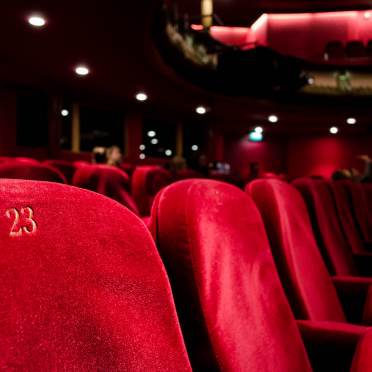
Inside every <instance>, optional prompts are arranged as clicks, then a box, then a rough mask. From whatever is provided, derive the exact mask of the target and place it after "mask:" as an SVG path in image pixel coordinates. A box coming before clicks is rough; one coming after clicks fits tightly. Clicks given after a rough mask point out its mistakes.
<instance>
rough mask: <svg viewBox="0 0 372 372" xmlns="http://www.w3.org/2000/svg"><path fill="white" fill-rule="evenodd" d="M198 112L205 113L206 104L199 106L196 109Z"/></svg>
mask: <svg viewBox="0 0 372 372" xmlns="http://www.w3.org/2000/svg"><path fill="white" fill-rule="evenodd" d="M195 111H196V113H197V114H199V115H204V114H206V113H207V109H206V108H205V107H204V106H198V107H197V108H196V109H195Z"/></svg>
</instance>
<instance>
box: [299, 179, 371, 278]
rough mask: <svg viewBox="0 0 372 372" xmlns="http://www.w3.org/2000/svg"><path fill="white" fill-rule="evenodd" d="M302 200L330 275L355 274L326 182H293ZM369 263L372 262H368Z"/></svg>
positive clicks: (305, 180) (300, 180)
mask: <svg viewBox="0 0 372 372" xmlns="http://www.w3.org/2000/svg"><path fill="white" fill-rule="evenodd" d="M293 185H294V186H295V187H296V188H297V189H298V190H299V191H300V193H301V195H302V197H303V198H304V200H305V202H306V205H307V208H308V211H309V215H310V217H311V222H312V226H313V229H314V232H315V236H316V238H317V243H318V246H319V248H320V249H321V252H322V254H323V257H324V259H325V262H326V263H327V266H328V268H329V270H330V273H331V274H332V275H335V274H336V275H356V274H357V268H356V267H355V265H354V258H353V255H352V253H351V249H350V247H349V246H348V244H347V241H346V238H345V236H344V234H343V231H342V228H341V225H340V221H339V219H338V216H337V210H336V205H335V203H334V199H333V197H332V193H331V190H330V189H329V186H328V184H327V182H326V181H323V180H316V179H311V178H301V179H297V180H295V181H294V182H293ZM371 263H372V261H371Z"/></svg>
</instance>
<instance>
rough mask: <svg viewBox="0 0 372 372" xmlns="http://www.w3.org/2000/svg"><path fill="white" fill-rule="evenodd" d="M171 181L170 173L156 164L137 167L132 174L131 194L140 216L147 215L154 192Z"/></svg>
mask: <svg viewBox="0 0 372 372" xmlns="http://www.w3.org/2000/svg"><path fill="white" fill-rule="evenodd" d="M171 182H172V175H171V174H170V173H169V172H168V171H166V170H165V169H163V168H160V167H157V166H141V167H137V168H136V169H135V171H134V173H133V175H132V195H133V197H134V200H135V201H136V203H137V205H138V209H139V211H140V214H141V215H142V216H148V215H150V212H151V206H152V203H153V201H154V198H155V195H156V193H157V192H158V191H159V190H161V189H162V188H163V187H165V186H167V185H169V184H170V183H171Z"/></svg>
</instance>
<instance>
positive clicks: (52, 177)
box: [0, 160, 67, 183]
mask: <svg viewBox="0 0 372 372" xmlns="http://www.w3.org/2000/svg"><path fill="white" fill-rule="evenodd" d="M0 178H13V179H23V180H35V181H49V182H59V183H67V180H66V178H65V176H64V175H63V174H62V173H61V172H60V171H59V170H57V169H54V168H52V167H50V166H49V165H46V164H41V163H38V162H36V161H34V162H32V161H28V160H27V161H23V160H21V161H18V160H17V161H10V162H6V163H1V164H0Z"/></svg>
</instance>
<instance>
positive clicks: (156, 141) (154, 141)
mask: <svg viewBox="0 0 372 372" xmlns="http://www.w3.org/2000/svg"><path fill="white" fill-rule="evenodd" d="M151 143H152V144H153V145H157V144H158V143H159V141H158V139H157V138H153V139H152V140H151Z"/></svg>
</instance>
